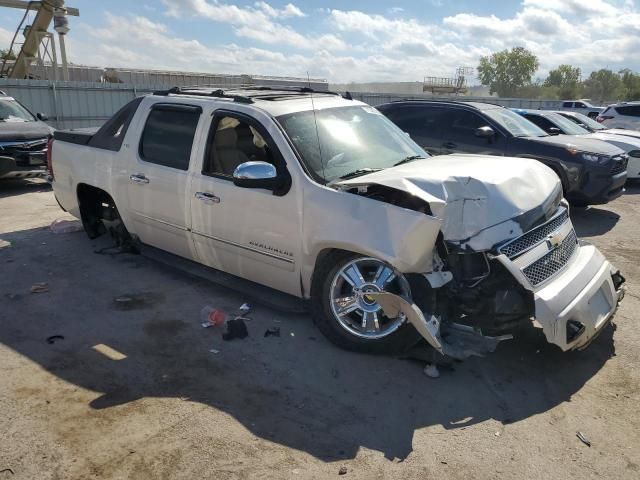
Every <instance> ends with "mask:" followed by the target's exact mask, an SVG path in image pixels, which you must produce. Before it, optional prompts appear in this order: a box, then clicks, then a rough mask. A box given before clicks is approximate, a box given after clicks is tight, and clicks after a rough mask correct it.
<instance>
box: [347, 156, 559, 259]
mask: <svg viewBox="0 0 640 480" xmlns="http://www.w3.org/2000/svg"><path fill="white" fill-rule="evenodd" d="M374 184H377V185H384V186H386V187H390V188H393V189H396V190H402V191H404V192H407V193H410V194H412V195H415V196H416V197H419V198H420V199H422V200H424V201H425V202H427V203H428V204H429V206H430V208H431V212H432V214H433V215H434V216H436V217H438V218H440V219H441V220H442V234H443V236H444V239H445V240H447V241H448V242H449V243H451V244H453V245H456V246H458V247H459V248H460V249H463V250H467V249H470V250H474V251H482V250H488V249H490V248H493V247H494V246H495V245H497V244H498V243H501V242H503V241H506V240H508V239H512V238H516V237H518V236H520V235H522V234H523V233H524V232H525V231H527V230H529V229H531V228H532V227H533V226H534V225H535V224H537V223H539V222H540V221H541V220H542V219H544V218H548V217H550V216H551V215H552V214H553V213H554V212H555V211H556V210H557V208H558V205H559V203H560V200H561V198H562V187H561V185H560V180H559V179H558V176H557V175H556V174H555V173H554V172H553V171H552V170H551V169H550V168H548V167H546V166H545V165H543V164H541V163H540V162H538V161H537V160H530V159H523V158H510V157H494V156H488V155H464V154H454V155H442V156H437V157H431V158H426V159H423V160H416V161H413V162H411V163H407V164H404V165H400V166H398V167H393V168H387V169H385V170H381V171H378V172H374V173H370V174H367V175H364V176H361V177H358V178H354V179H350V180H345V181H342V182H339V183H337V185H338V186H339V188H342V189H348V188H351V187H356V186H366V185H374Z"/></svg>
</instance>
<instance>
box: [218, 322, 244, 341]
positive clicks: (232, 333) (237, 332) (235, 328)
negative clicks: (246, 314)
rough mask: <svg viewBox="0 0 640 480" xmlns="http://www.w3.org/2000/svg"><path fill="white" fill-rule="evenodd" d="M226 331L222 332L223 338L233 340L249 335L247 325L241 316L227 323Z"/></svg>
mask: <svg viewBox="0 0 640 480" xmlns="http://www.w3.org/2000/svg"><path fill="white" fill-rule="evenodd" d="M225 326H226V331H225V332H224V333H223V334H222V339H223V340H233V339H234V338H240V339H242V338H246V337H248V336H249V331H248V330H247V325H246V324H245V323H244V320H243V319H242V318H240V317H238V318H234V319H233V320H229V321H228V322H227V323H225Z"/></svg>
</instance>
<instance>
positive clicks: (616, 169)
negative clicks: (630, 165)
mask: <svg viewBox="0 0 640 480" xmlns="http://www.w3.org/2000/svg"><path fill="white" fill-rule="evenodd" d="M613 160H614V164H613V166H612V167H611V174H612V175H617V174H619V173H622V172H624V171H625V170H626V169H627V162H628V158H626V157H615V158H614V159H613Z"/></svg>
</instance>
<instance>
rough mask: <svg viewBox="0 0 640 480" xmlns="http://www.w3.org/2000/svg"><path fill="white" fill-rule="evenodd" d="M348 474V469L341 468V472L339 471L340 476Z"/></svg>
mask: <svg viewBox="0 0 640 480" xmlns="http://www.w3.org/2000/svg"><path fill="white" fill-rule="evenodd" d="M346 474H347V467H340V470H338V475H346Z"/></svg>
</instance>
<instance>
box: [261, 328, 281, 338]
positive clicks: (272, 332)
mask: <svg viewBox="0 0 640 480" xmlns="http://www.w3.org/2000/svg"><path fill="white" fill-rule="evenodd" d="M264 336H265V338H266V337H279V336H280V327H275V328H267V330H266V331H265V332H264Z"/></svg>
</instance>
